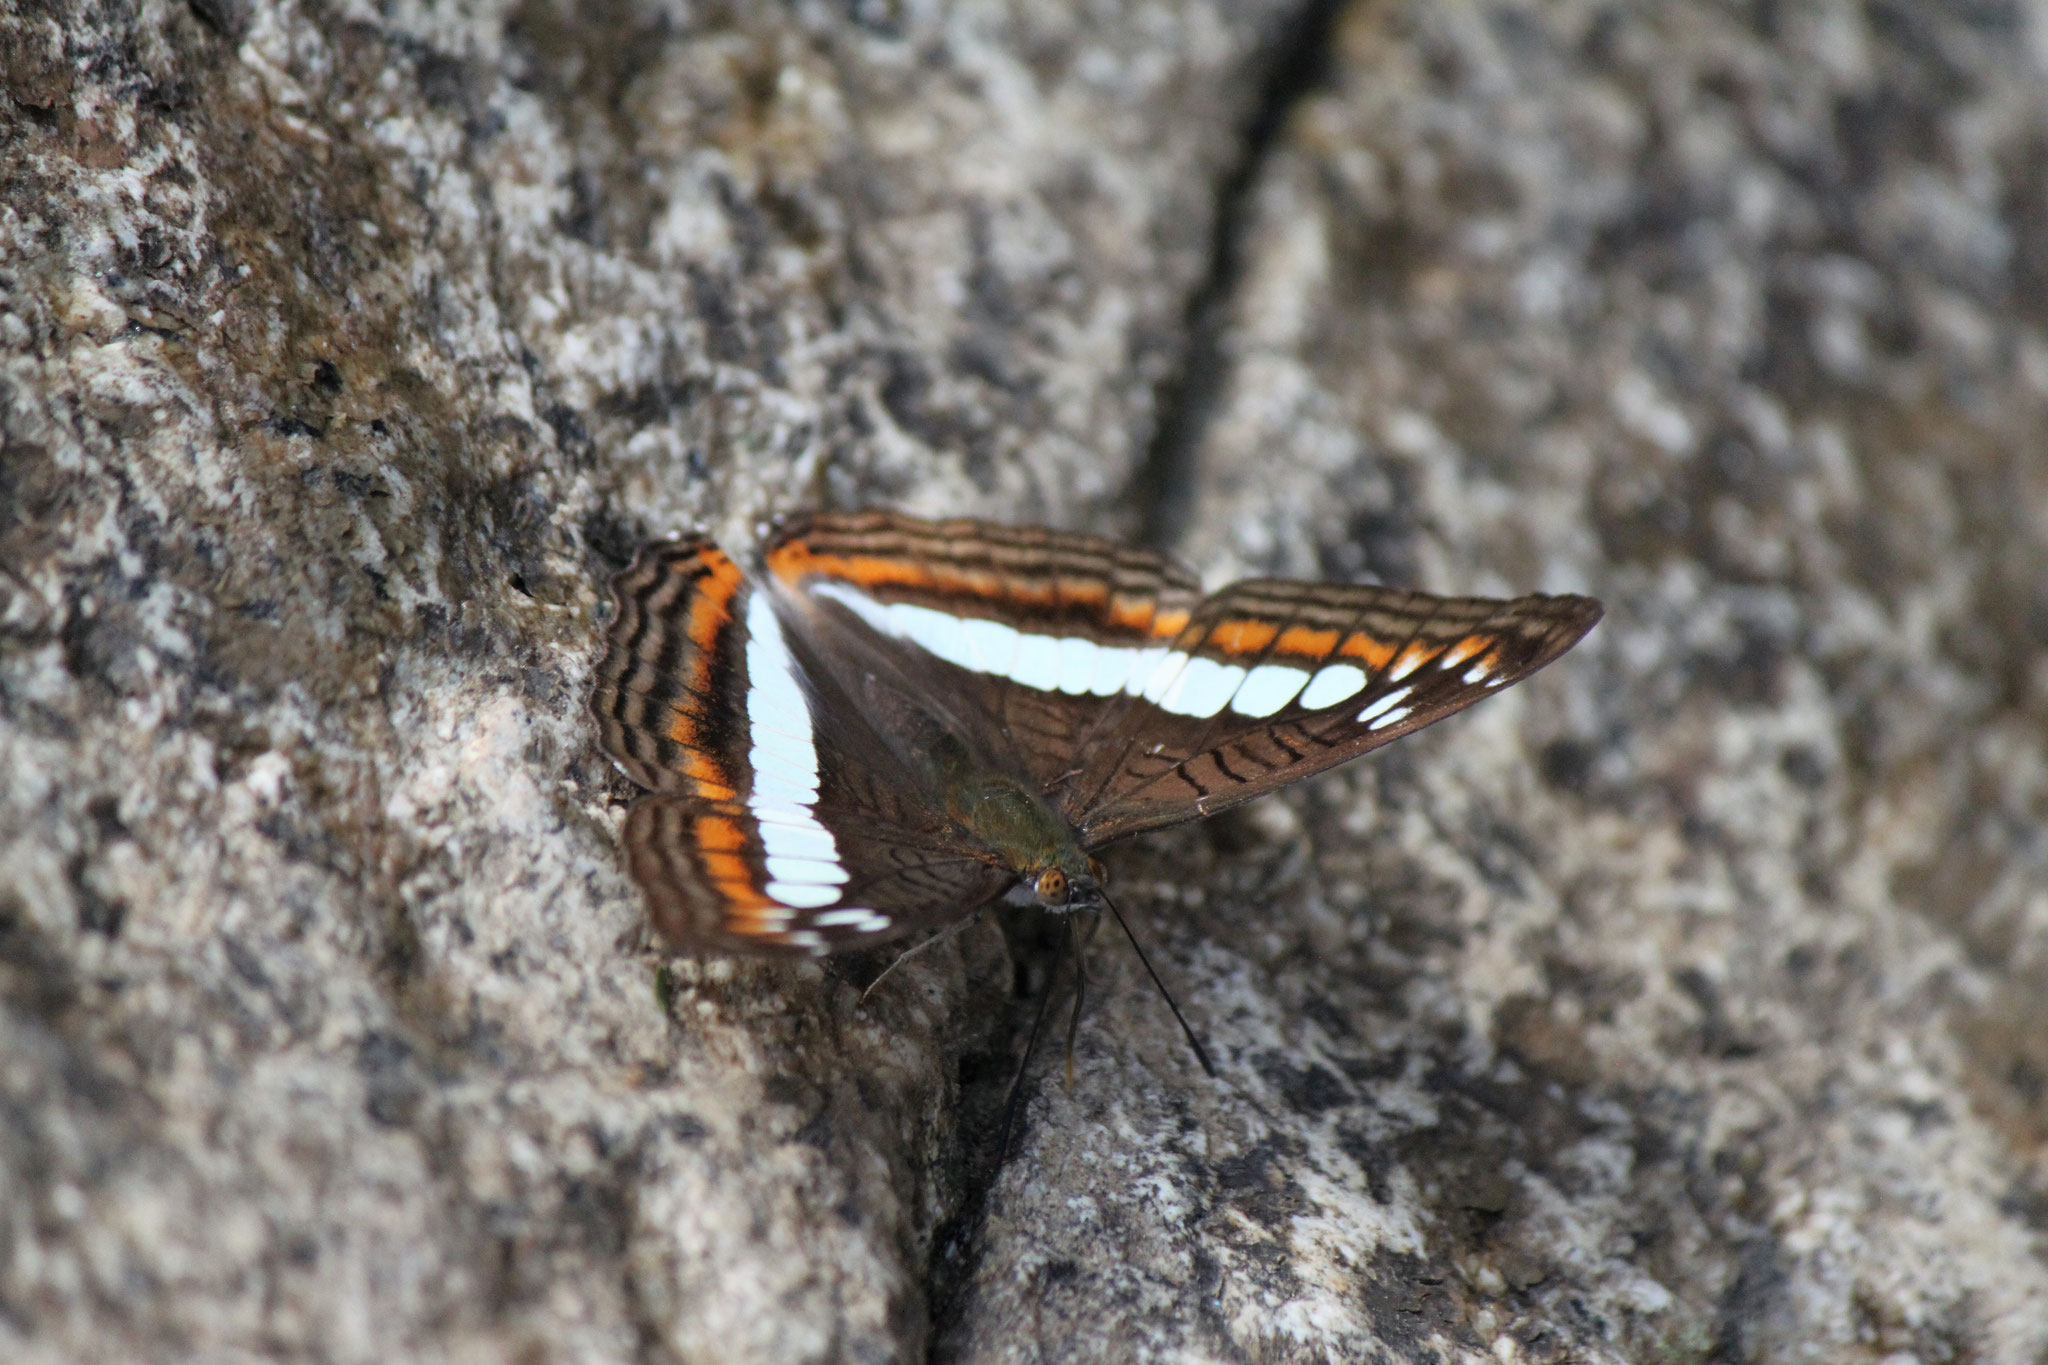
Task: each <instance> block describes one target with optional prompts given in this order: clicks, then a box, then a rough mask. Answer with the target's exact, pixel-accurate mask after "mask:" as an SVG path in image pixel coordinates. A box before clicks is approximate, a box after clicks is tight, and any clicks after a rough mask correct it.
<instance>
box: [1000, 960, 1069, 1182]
mask: <svg viewBox="0 0 2048 1365" xmlns="http://www.w3.org/2000/svg"><path fill="white" fill-rule="evenodd" d="M1067 946H1068V947H1072V946H1073V939H1072V938H1071V937H1069V938H1068V940H1067ZM1065 958H1066V954H1065V953H1064V952H1062V953H1061V954H1060V957H1059V958H1058V959H1056V960H1055V961H1054V962H1053V964H1052V971H1051V972H1049V973H1047V974H1046V978H1045V993H1044V994H1043V995H1041V996H1040V997H1039V998H1038V1016H1037V1017H1036V1018H1035V1019H1033V1020H1032V1021H1031V1036H1030V1037H1029V1038H1027V1039H1026V1040H1025V1042H1024V1056H1023V1059H1022V1060H1020V1061H1019V1062H1018V1063H1017V1074H1016V1075H1014V1076H1012V1077H1010V1093H1009V1096H1008V1098H1006V1099H1005V1100H1004V1101H1003V1136H1002V1140H1001V1142H999V1143H998V1144H997V1146H996V1164H997V1165H998V1166H1000V1165H1002V1164H1003V1162H1005V1161H1007V1160H1009V1157H1010V1132H1011V1130H1012V1129H1013V1128H1014V1127H1015V1126H1016V1123H1017V1101H1018V1100H1019V1099H1020V1098H1021V1097H1022V1096H1023V1093H1024V1073H1025V1072H1027V1071H1029V1070H1030V1069H1031V1054H1032V1053H1034V1052H1036V1051H1037V1050H1038V1034H1039V1030H1041V1029H1043V1028H1044V1027H1045V1016H1046V1014H1047V1012H1048V1011H1049V1010H1050V1008H1051V1006H1052V988H1053V986H1054V985H1055V984H1056V983H1057V982H1058V981H1059V976H1060V962H1061V961H1063V960H1064V959H1065Z"/></svg>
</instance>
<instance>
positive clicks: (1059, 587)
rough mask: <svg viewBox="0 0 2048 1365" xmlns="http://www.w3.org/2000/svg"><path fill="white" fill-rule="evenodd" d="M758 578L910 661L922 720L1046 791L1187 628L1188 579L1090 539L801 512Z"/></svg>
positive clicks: (828, 632) (829, 628) (1161, 562)
mask: <svg viewBox="0 0 2048 1365" xmlns="http://www.w3.org/2000/svg"><path fill="white" fill-rule="evenodd" d="M765 559H766V563H767V567H768V571H769V573H770V574H772V575H773V576H774V577H775V579H776V580H777V581H778V582H779V583H781V584H782V585H783V586H784V587H786V588H787V589H789V590H790V591H791V593H792V594H793V595H794V597H795V598H796V599H798V600H799V601H801V602H802V603H804V604H805V605H806V606H807V608H808V609H809V610H811V611H813V612H815V613H818V614H819V615H820V616H821V617H824V618H828V619H827V621H826V625H825V628H824V629H821V630H819V631H818V632H816V633H817V634H818V635H820V636H821V637H823V638H831V637H832V636H833V635H834V633H835V632H838V633H841V634H842V635H843V632H844V631H846V630H848V629H853V630H858V631H861V632H863V633H865V634H867V635H868V636H870V637H871V638H874V639H876V640H877V642H878V643H881V644H883V645H884V646H885V647H886V649H887V651H888V652H889V654H890V655H891V656H892V658H894V659H897V660H911V659H914V660H915V662H916V669H915V670H914V672H915V674H916V677H917V679H918V685H919V686H920V688H921V689H922V690H923V691H924V692H925V693H926V694H927V695H928V696H929V697H930V698H931V709H933V710H944V711H946V712H948V713H950V714H952V715H954V716H957V717H959V718H960V720H961V721H962V722H963V726H964V727H965V726H971V728H972V730H973V731H974V733H973V734H972V735H971V736H969V738H971V739H973V740H974V741H975V744H976V747H977V748H978V749H979V750H981V751H982V752H983V753H985V754H986V755H987V756H988V757H989V758H990V759H991V760H993V761H996V762H1000V763H1004V764H1007V765H1009V766H1012V767H1013V768H1014V769H1015V770H1016V771H1017V772H1019V773H1021V774H1023V775H1024V776H1026V777H1028V778H1030V779H1031V780H1033V781H1034V782H1036V783H1037V784H1039V786H1041V787H1043V788H1047V789H1050V788H1051V787H1053V786H1054V785H1056V784H1057V783H1059V782H1060V781H1061V780H1062V779H1063V778H1064V777H1065V776H1066V775H1067V774H1068V773H1069V771H1070V770H1071V769H1072V768H1073V766H1074V761H1075V755H1076V754H1077V753H1078V752H1079V744H1080V740H1081V737H1082V736H1083V735H1085V734H1087V733H1089V732H1090V731H1092V730H1093V729H1095V727H1096V724H1097V722H1098V720H1099V718H1100V717H1101V715H1102V713H1103V712H1104V711H1105V710H1108V709H1111V708H1112V707H1115V706H1116V705H1118V704H1120V702H1121V700H1122V697H1123V688H1124V686H1125V684H1126V682H1127V681H1128V676H1129V671H1130V669H1131V668H1132V667H1133V666H1134V663H1133V661H1134V660H1136V659H1137V658H1138V657H1139V656H1140V655H1141V654H1143V653H1145V652H1147V651H1152V650H1157V649H1163V648H1164V647H1165V645H1166V644H1168V643H1169V642H1170V641H1172V640H1173V639H1174V638H1175V637H1176V636H1178V635H1179V634H1180V633H1181V632H1182V630H1183V629H1184V628H1185V627H1186V626H1187V623H1188V620H1189V615H1190V612H1191V611H1192V609H1193V608H1194V606H1195V604H1196V602H1197V601H1198V600H1199V597H1200V592H1199V587H1198V584H1197V582H1196V580H1195V577H1194V575H1193V574H1191V573H1189V572H1188V571H1187V570H1186V569H1183V568H1181V567H1180V566H1179V565H1177V564H1175V563H1173V562H1172V561H1170V560H1168V559H1165V558H1163V557H1161V556H1160V555H1157V554H1154V553H1152V552H1151V551H1149V550H1141V549H1136V548H1133V547H1130V546H1125V545H1119V544H1117V543H1115V542H1113V541H1109V540H1104V539H1101V538H1099V537H1096V536H1087V535H1076V534H1071V533H1066V532H1060V531H1048V530H1044V529H1042V528H1038V527H1022V526H1001V525H996V524H994V523H991V522H984V521H968V520H955V521H938V522H932V521H921V520H918V519H917V518H914V517H907V516H903V515H901V514H898V513H894V512H855V513H811V514H805V515H800V516H797V517H794V518H792V519H790V520H787V521H785V522H784V523H782V525H781V526H780V527H779V528H778V530H777V533H776V535H775V536H774V538H773V539H772V540H771V541H770V542H769V545H768V547H767V551H766V555H765Z"/></svg>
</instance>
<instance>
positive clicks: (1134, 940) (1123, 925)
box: [1096, 891, 1216, 1080]
mask: <svg viewBox="0 0 2048 1365" xmlns="http://www.w3.org/2000/svg"><path fill="white" fill-rule="evenodd" d="M1096 894H1097V896H1099V897H1100V898H1101V900H1102V903H1103V904H1104V905H1106V906H1108V907H1109V913H1110V914H1112V915H1115V916H1116V922H1117V927H1118V928H1120V929H1122V930H1123V931H1124V937H1125V938H1127V939H1129V940H1130V941H1131V947H1132V948H1134V949H1135V950H1136V951H1137V954H1138V961H1140V962H1142V963H1144V964H1145V975H1147V976H1149V977H1151V978H1152V984H1153V985H1155V986H1157V987H1158V988H1159V994H1160V996H1161V997H1163V998H1164V999H1165V1001H1166V1008H1168V1009H1170V1010H1172V1011H1173V1017H1174V1020H1175V1022H1177V1023H1178V1024H1179V1025H1180V1031H1181V1032H1182V1033H1185V1034H1186V1035H1187V1036H1188V1046H1189V1047H1191V1048H1193V1049H1194V1050H1195V1060H1197V1061H1199V1062H1200V1063H1201V1064H1202V1070H1204V1071H1206V1072H1208V1073H1209V1078H1210V1079H1211V1080H1214V1079H1215V1078H1216V1065H1215V1063H1213V1062H1211V1061H1210V1060H1209V1051H1208V1049H1207V1048H1205V1047H1203V1046H1202V1040H1201V1039H1200V1038H1197V1037H1196V1036H1195V1030H1194V1029H1193V1027H1191V1026H1190V1025H1189V1023H1188V1020H1187V1016H1186V1015H1184V1014H1182V1013H1181V1012H1180V1006H1179V1005H1177V1004H1175V1003H1174V1000H1173V992H1172V991H1170V990H1168V989H1166V983H1165V982H1164V981H1161V980H1160V979H1159V973H1158V972H1155V971H1153V970H1152V960H1151V959H1150V958H1148V957H1146V956H1145V947H1144V945H1143V944H1141V943H1139V942H1138V936H1137V935H1136V934H1134V933H1132V932H1131V926H1130V923H1129V921H1127V920H1125V919H1124V912H1123V911H1121V910H1119V909H1117V908H1116V902H1115V901H1113V900H1111V899H1110V898H1109V897H1108V896H1106V895H1102V893H1101V892H1099V891H1098V892H1097V893H1096Z"/></svg>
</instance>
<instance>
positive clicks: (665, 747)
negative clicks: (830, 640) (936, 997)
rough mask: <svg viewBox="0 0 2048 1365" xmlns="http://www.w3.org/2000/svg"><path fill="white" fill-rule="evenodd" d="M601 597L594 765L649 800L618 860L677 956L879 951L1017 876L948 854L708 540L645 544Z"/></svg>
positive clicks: (771, 613)
mask: <svg viewBox="0 0 2048 1365" xmlns="http://www.w3.org/2000/svg"><path fill="white" fill-rule="evenodd" d="M612 595H613V598H614V600H615V602H616V604H617V608H618V610H617V613H616V614H615V616H614V617H613V619H612V622H611V624H610V626H609V627H608V628H607V630H606V632H605V653H604V656H603V658H602V659H601V661H600V662H599V664H598V667H597V670H596V674H595V679H596V681H595V685H594V687H593V689H592V693H591V701H590V706H591V711H592V714H593V715H594V716H595V717H596V718H597V722H598V728H599V734H600V737H601V739H602V741H603V744H604V747H605V750H606V752H608V753H610V754H611V755H612V757H613V758H614V759H616V760H617V761H618V763H619V766H620V767H621V768H622V769H623V770H624V771H625V772H626V774H627V776H629V777H631V778H632V779H633V780H634V781H635V782H637V783H639V784H640V785H641V786H642V787H645V788H648V789H649V791H650V792H651V793H653V794H652V795H649V796H646V797H643V798H642V799H641V800H640V802H639V803H638V804H636V805H635V806H634V807H633V809H632V811H630V812H629V813H628V815H627V817H626V828H625V852H626V865H627V868H628V870H629V871H630V872H631V874H632V876H633V879H634V880H635V881H636V882H638V883H639V884H640V886H641V887H642V889H643V890H645V891H646V893H647V899H648V905H649V909H650V912H651V915H652V918H653V921H654V925H655V927H656V928H657V929H658V930H659V931H660V932H661V934H662V936H663V937H664V938H666V939H667V940H668V941H669V942H670V943H671V944H673V945H674V946H675V947H678V948H682V949H685V950H689V951H732V950H757V951H758V950H766V951H776V950H782V951H794V952H810V953H822V952H831V951H836V950H838V949H841V948H849V947H856V946H864V945H867V944H873V943H881V942H886V941H887V940H889V939H892V938H896V937H900V936H902V935H904V934H907V933H910V932H913V931H915V930H917V929H920V928H927V927H933V926H936V925H939V924H943V923H945V922H947V921H948V920H951V919H955V918H958V917H959V916H961V915H964V914H966V913H967V912H969V911H970V910H972V909H974V908H975V907H976V906H978V905H980V904H981V903H982V902H984V901H986V900H988V899H989V898H990V897H992V896H994V895H996V894H997V893H998V892H1000V891H1001V890H1002V889H1003V888H1004V886H1006V885H1008V884H1009V882H1011V881H1012V880H1014V877H1013V875H1012V874H1011V873H1009V872H1007V871H1005V870H1004V869H1002V868H1000V867H997V866H992V865H991V864H990V862H989V861H988V856H987V854H986V853H985V852H979V851H977V850H975V849H973V848H971V847H968V846H966V845H964V844H963V843H962V842H961V841H960V839H959V837H958V836H957V835H956V834H955V833H954V831H953V829H952V827H951V825H950V823H949V822H948V821H947V820H946V819H945V817H944V816H943V815H942V814H941V813H940V812H939V810H938V808H937V806H936V805H935V803H934V802H933V801H932V800H931V798H930V795H929V793H927V792H926V791H924V790H923V787H922V785H921V784H920V782H919V780H918V778H917V776H916V774H915V773H913V772H910V771H907V770H905V769H904V768H903V767H902V765H901V764H899V763H898V762H897V761H896V760H895V759H894V757H893V756H892V755H891V754H890V753H889V751H888V750H887V749H886V748H885V747H884V746H883V745H882V744H881V743H880V742H879V740H878V739H877V738H876V736H875V735H874V734H873V732H872V731H871V730H870V729H869V728H868V727H867V726H866V725H865V724H864V723H863V721H862V719H861V715H860V711H859V708H858V707H856V706H854V705H853V704H852V703H851V702H850V700H849V699H848V698H847V697H846V696H845V695H844V694H843V693H842V692H840V691H839V690H838V689H837V686H836V684H835V683H834V682H833V681H832V679H831V678H830V677H828V676H825V675H824V673H823V671H822V670H820V669H819V668H817V667H816V664H815V661H814V660H809V659H808V658H807V657H806V654H807V648H808V647H807V645H806V644H805V642H804V640H803V638H802V636H801V635H800V634H799V633H797V632H792V631H787V630H785V628H784V623H783V622H782V621H781V620H780V618H779V616H778V614H777V612H776V610H775V604H774V602H773V601H772V600H771V599H770V597H769V596H768V595H766V594H761V593H758V592H756V591H755V590H754V589H753V588H752V587H751V586H750V585H749V584H748V582H747V580H746V578H745V577H744V575H742V574H741V573H740V571H739V569H738V568H737V566H735V565H734V564H733V562H732V560H731V559H729V558H728V557H727V556H726V555H725V553H724V552H723V551H722V550H720V549H719V548H718V547H717V546H716V545H714V544H712V543H711V542H710V541H709V540H708V539H706V538H704V537H701V536H697V537H692V538H690V539H687V540H682V541H677V542H675V543H672V544H666V545H654V546H649V547H648V548H647V549H645V550H643V551H642V552H641V554H640V557H639V559H638V560H637V561H636V562H635V563H634V564H633V566H632V567H631V568H629V569H627V570H626V571H625V572H624V573H621V574H620V575H619V576H618V577H617V578H615V579H614V580H613V582H612ZM824 716H830V717H831V719H830V721H829V723H820V722H819V720H818V719H817V718H819V717H824Z"/></svg>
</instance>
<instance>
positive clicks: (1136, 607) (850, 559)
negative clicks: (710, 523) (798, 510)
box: [768, 540, 1188, 639]
mask: <svg viewBox="0 0 2048 1365" xmlns="http://www.w3.org/2000/svg"><path fill="white" fill-rule="evenodd" d="M768 570H769V572H770V573H773V574H774V575H775V576H776V577H777V578H779V579H781V580H782V581H783V582H785V583H788V584H790V585H791V586H795V585H796V584H798V583H800V582H802V581H803V580H804V579H806V578H809V577H812V576H813V575H816V576H818V577H822V578H836V579H839V580H841V581H842V582H847V583H852V584H855V585H857V586H859V587H863V588H911V589H917V590H922V591H925V592H935V593H944V594H947V595H951V596H965V597H978V598H980V599H982V600H983V601H986V602H1014V603H1017V604H1019V605H1022V606H1033V607H1056V606H1066V605H1077V606H1088V607H1107V608H1108V616H1109V620H1110V622H1111V624H1113V625H1118V626H1122V627H1123V628H1124V629H1126V630H1134V631H1140V632H1144V633H1148V634H1150V635H1152V636H1153V637H1154V638H1160V639H1163V638H1170V637H1172V636H1175V635H1178V634H1180V633H1181V631H1183V630H1185V629H1186V628H1187V624H1188V613H1187V612H1185V611H1174V612H1167V613H1165V614H1163V615H1162V614H1160V613H1159V609H1158V604H1157V603H1155V602H1154V601H1153V600H1152V599H1151V598H1149V597H1146V598H1127V597H1113V596H1112V595H1111V593H1110V588H1109V585H1108V584H1106V583H1102V582H1098V581H1094V580H1091V579H1076V578H1060V579H1055V580H1054V581H1052V582H1049V583H1038V582H1034V581H1032V580H1030V579H1023V578H1014V577H1004V576H1002V575H1000V574H997V573H996V572H995V571H993V570H990V569H964V568H956V567H953V566H950V565H938V566H932V565H926V564H920V563H916V562H915V561H912V560H907V559H891V558H888V557H885V556H881V555H837V554H819V553H817V552H816V551H814V550H812V549H811V547H810V546H809V545H807V544H805V543H804V542H803V541H800V540H792V541H789V542H787V543H785V544H782V545H778V546H776V547H775V549H774V550H773V551H771V552H770V553H769V555H768Z"/></svg>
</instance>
